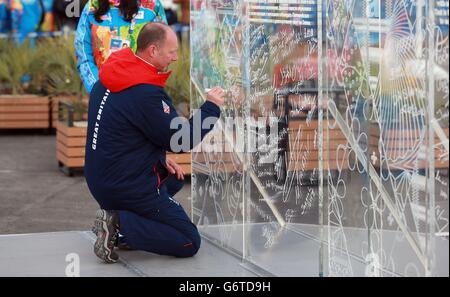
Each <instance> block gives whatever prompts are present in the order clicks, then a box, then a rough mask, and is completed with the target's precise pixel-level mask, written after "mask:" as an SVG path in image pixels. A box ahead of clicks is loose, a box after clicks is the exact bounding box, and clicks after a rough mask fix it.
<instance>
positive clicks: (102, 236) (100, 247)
mask: <svg viewBox="0 0 450 297" xmlns="http://www.w3.org/2000/svg"><path fill="white" fill-rule="evenodd" d="M93 231H94V233H96V235H97V240H96V241H95V244H94V253H95V255H97V257H99V258H100V259H102V260H103V261H104V262H106V263H115V262H117V260H118V259H119V256H118V255H117V253H115V252H114V243H115V242H116V239H117V236H118V234H119V215H118V214H117V213H116V212H113V211H106V210H104V209H99V210H98V211H97V215H96V219H95V223H94V230H93Z"/></svg>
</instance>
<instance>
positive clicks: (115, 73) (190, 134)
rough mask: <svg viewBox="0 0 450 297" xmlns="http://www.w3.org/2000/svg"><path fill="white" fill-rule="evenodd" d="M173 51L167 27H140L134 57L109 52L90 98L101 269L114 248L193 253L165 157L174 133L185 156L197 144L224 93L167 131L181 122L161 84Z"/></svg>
mask: <svg viewBox="0 0 450 297" xmlns="http://www.w3.org/2000/svg"><path fill="white" fill-rule="evenodd" d="M177 50H178V40H177V36H176V34H175V32H173V31H172V29H170V27H169V26H167V25H165V24H160V23H148V24H146V25H145V26H144V28H142V30H141V32H140V33H139V36H138V39H137V52H136V54H134V53H133V52H132V51H131V49H130V48H125V49H123V50H121V51H118V52H115V53H113V54H112V55H111V57H110V58H109V59H108V61H106V63H105V64H104V65H103V66H102V68H101V69H100V80H99V81H98V82H97V83H96V84H95V85H94V87H93V89H92V92H91V95H90V100H89V116H88V119H89V120H88V132H87V133H88V134H87V135H88V137H87V142H86V158H85V168H84V173H85V177H86V181H87V184H88V187H89V190H90V191H91V193H92V195H93V196H94V198H95V199H96V200H97V202H98V203H99V204H100V207H101V208H102V209H100V210H99V211H98V212H97V218H96V220H95V224H94V226H95V230H94V231H95V232H96V234H97V240H96V242H95V245H94V252H95V254H96V255H97V256H98V257H99V258H101V259H102V260H103V261H105V262H106V263H114V262H116V261H117V259H118V255H117V253H116V252H115V251H114V248H115V245H117V244H118V245H123V244H124V243H125V244H126V245H128V246H129V247H130V248H132V249H135V250H144V251H148V252H153V253H157V254H162V255H172V256H176V257H191V256H193V255H195V254H196V253H197V251H198V249H199V248H200V235H199V233H198V230H197V227H196V226H195V225H194V224H193V223H192V221H191V220H190V219H189V217H188V216H187V215H186V213H185V211H184V210H183V208H182V206H181V205H180V204H179V203H178V202H177V201H176V200H175V199H174V198H173V195H174V194H175V193H176V192H177V191H178V190H179V189H180V186H179V183H180V182H181V180H182V179H183V174H184V173H183V170H182V169H181V167H180V166H179V165H178V164H176V163H175V162H173V161H171V160H169V159H166V151H174V150H175V148H173V145H177V144H179V142H178V140H177V139H176V138H177V137H178V136H180V134H182V137H183V138H184V139H187V140H188V143H187V145H186V144H183V143H182V144H181V145H182V146H183V147H184V148H183V149H184V150H190V149H192V148H193V147H194V146H196V145H197V144H198V143H199V142H201V140H202V139H203V137H204V136H206V134H207V133H208V132H209V131H211V130H212V128H213V127H211V125H214V123H215V122H216V121H217V119H218V118H219V117H220V108H219V106H221V105H223V103H224V98H223V96H224V91H223V90H222V89H221V88H219V87H215V88H213V89H212V90H211V91H210V92H209V93H208V95H207V101H206V102H205V103H204V104H203V105H202V106H201V107H200V109H199V110H197V111H196V112H195V113H194V115H193V117H192V118H191V119H190V120H189V122H187V121H184V122H183V123H184V124H183V125H181V127H180V125H175V126H176V128H174V127H173V126H174V125H173V124H175V123H180V122H182V119H180V118H178V114H177V112H176V111H175V108H174V106H173V105H172V100H171V98H170V97H169V96H168V95H167V93H166V92H165V91H164V85H165V82H166V80H167V79H168V78H169V75H170V72H165V71H167V70H166V69H167V67H168V66H169V64H171V63H172V62H175V61H176V60H177V58H178V57H177ZM205 126H207V127H205ZM196 134H197V135H198V137H196ZM183 138H182V139H183ZM170 180H172V182H169V181H170ZM173 180H177V181H179V183H178V185H177V184H176V183H174V182H173ZM119 231H120V234H121V235H123V237H121V240H120V239H119V240H117V235H118V233H119Z"/></svg>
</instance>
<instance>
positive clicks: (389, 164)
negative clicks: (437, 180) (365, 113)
mask: <svg viewBox="0 0 450 297" xmlns="http://www.w3.org/2000/svg"><path fill="white" fill-rule="evenodd" d="M415 132H416V131H412V130H403V131H401V133H400V131H397V130H389V131H387V132H386V133H385V135H384V136H383V143H384V149H385V151H384V152H383V155H384V156H385V158H386V159H388V160H384V163H383V164H380V151H379V148H378V142H379V139H380V130H379V128H378V127H371V128H370V135H371V137H370V146H369V148H370V154H371V163H372V165H373V166H374V167H375V168H380V167H381V168H382V169H388V168H389V169H390V170H396V169H397V170H404V169H414V168H419V169H426V168H427V167H428V162H427V160H423V159H421V158H419V155H418V154H419V149H417V148H416V149H414V148H415V147H416V146H417V145H419V143H418V140H417V137H416V135H417V134H418V133H415ZM444 133H445V134H446V135H447V138H448V135H449V128H446V129H444ZM440 142H441V141H440V139H439V138H438V136H437V135H435V139H434V143H435V145H436V144H438V143H440ZM427 143H428V141H425V142H424V144H425V145H428V144H427ZM444 151H445V149H444V147H443V146H442V145H436V146H435V151H434V166H435V168H436V169H448V168H449V159H448V157H447V158H444V159H442V158H441V157H440V156H441V155H443V154H444V153H443V152H444Z"/></svg>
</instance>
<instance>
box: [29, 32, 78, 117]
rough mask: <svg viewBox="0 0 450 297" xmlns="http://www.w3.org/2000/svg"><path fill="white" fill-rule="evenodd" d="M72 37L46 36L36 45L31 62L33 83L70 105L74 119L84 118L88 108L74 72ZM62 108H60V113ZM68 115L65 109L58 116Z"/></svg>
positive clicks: (75, 70)
mask: <svg viewBox="0 0 450 297" xmlns="http://www.w3.org/2000/svg"><path fill="white" fill-rule="evenodd" d="M73 44H74V40H73V37H69V38H49V39H44V40H41V41H40V42H39V43H38V45H37V53H36V59H35V60H34V62H33V63H32V65H31V72H32V74H33V75H32V77H33V85H37V86H41V89H42V91H43V92H45V93H46V94H48V95H50V97H51V98H55V97H60V98H62V100H64V101H65V102H67V103H68V104H69V105H70V106H72V107H73V111H74V120H75V121H81V120H85V118H84V115H85V113H86V111H87V106H86V104H85V103H84V102H83V101H82V98H83V97H85V96H87V93H86V91H85V90H84V87H83V84H82V81H81V79H80V76H79V74H78V72H77V60H76V56H75V49H74V46H73ZM61 112H62V111H60V113H61ZM60 116H61V117H62V118H63V119H64V118H67V116H68V115H67V112H62V114H61V115H60Z"/></svg>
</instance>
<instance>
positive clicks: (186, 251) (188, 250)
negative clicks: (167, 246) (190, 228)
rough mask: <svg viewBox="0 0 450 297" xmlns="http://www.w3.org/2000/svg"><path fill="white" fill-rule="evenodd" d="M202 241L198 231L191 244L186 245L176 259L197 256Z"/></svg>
mask: <svg viewBox="0 0 450 297" xmlns="http://www.w3.org/2000/svg"><path fill="white" fill-rule="evenodd" d="M201 241H202V240H201V237H200V234H199V233H198V231H197V230H196V232H195V233H194V234H193V235H192V236H191V242H188V243H186V244H184V245H183V247H182V248H181V249H180V250H179V253H177V254H176V255H175V257H178V258H188V257H193V256H195V255H196V254H197V252H198V250H199V249H200V245H201Z"/></svg>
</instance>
